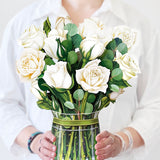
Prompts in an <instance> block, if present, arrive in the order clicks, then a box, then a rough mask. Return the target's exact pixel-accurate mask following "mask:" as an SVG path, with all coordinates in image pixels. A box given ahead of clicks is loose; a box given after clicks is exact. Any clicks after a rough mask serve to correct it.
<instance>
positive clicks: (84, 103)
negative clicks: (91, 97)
mask: <svg viewBox="0 0 160 160" xmlns="http://www.w3.org/2000/svg"><path fill="white" fill-rule="evenodd" d="M87 97H88V92H85V94H84V97H83V100H82V108H81V113H84V111H85V106H86V102H87Z"/></svg>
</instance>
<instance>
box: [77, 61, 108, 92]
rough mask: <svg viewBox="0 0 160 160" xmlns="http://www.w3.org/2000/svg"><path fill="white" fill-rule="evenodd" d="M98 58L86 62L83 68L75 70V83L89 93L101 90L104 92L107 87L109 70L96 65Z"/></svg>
mask: <svg viewBox="0 0 160 160" xmlns="http://www.w3.org/2000/svg"><path fill="white" fill-rule="evenodd" d="M99 63H100V60H98V59H96V60H93V61H90V62H88V63H87V64H86V65H85V67H84V68H82V69H80V70H76V80H77V83H78V84H80V85H81V86H82V88H83V89H84V90H85V91H88V92H90V93H95V94H96V93H98V92H100V91H101V92H103V93H106V89H107V88H108V85H107V82H108V80H109V76H110V70H109V69H107V68H105V67H102V66H98V65H99Z"/></svg>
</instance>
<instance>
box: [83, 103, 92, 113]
mask: <svg viewBox="0 0 160 160" xmlns="http://www.w3.org/2000/svg"><path fill="white" fill-rule="evenodd" d="M92 111H93V105H92V104H91V103H88V102H87V103H86V107H85V111H84V112H85V113H88V114H90V113H92Z"/></svg>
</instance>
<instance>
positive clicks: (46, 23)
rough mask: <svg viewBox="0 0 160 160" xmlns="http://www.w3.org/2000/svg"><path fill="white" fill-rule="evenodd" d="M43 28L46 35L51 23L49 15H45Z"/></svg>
mask: <svg viewBox="0 0 160 160" xmlns="http://www.w3.org/2000/svg"><path fill="white" fill-rule="evenodd" d="M43 30H44V31H45V33H46V35H47V37H48V33H49V32H50V31H51V23H50V20H49V17H47V20H46V21H45V22H44V23H43Z"/></svg>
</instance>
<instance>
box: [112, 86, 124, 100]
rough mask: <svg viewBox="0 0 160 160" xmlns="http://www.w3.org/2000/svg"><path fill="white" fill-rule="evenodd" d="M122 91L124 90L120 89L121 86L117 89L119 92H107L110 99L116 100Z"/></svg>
mask: <svg viewBox="0 0 160 160" xmlns="http://www.w3.org/2000/svg"><path fill="white" fill-rule="evenodd" d="M123 93H124V90H123V89H122V88H120V89H119V92H111V93H110V94H109V98H110V99H111V100H116V99H117V98H118V97H119V95H120V94H123Z"/></svg>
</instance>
